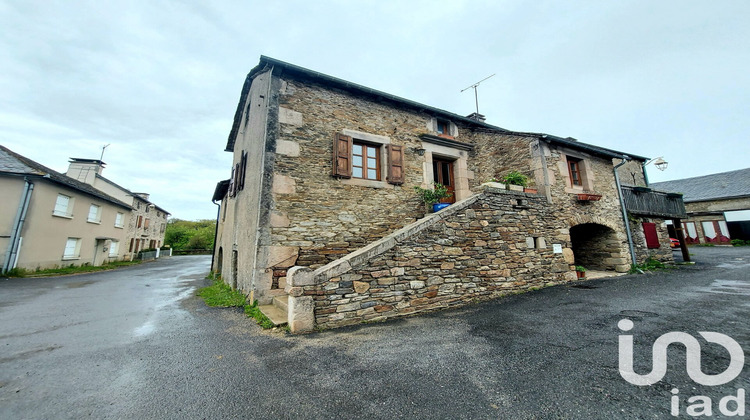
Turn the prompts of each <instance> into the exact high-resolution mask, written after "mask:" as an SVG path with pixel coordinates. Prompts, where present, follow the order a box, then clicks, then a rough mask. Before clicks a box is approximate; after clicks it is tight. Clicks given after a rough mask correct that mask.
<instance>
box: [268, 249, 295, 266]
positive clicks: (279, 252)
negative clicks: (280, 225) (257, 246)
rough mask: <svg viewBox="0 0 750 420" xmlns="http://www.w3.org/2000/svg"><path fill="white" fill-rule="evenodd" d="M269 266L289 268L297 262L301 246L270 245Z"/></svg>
mask: <svg viewBox="0 0 750 420" xmlns="http://www.w3.org/2000/svg"><path fill="white" fill-rule="evenodd" d="M266 251H267V252H268V259H267V260H266V261H267V265H266V267H267V268H289V267H292V266H293V265H294V264H295V263H296V262H297V257H299V247H296V246H268V247H266Z"/></svg>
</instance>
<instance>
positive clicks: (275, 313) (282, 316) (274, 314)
mask: <svg viewBox="0 0 750 420" xmlns="http://www.w3.org/2000/svg"><path fill="white" fill-rule="evenodd" d="M258 309H260V311H261V312H262V313H263V315H265V316H266V317H268V319H270V320H271V322H273V325H274V326H275V327H277V326H279V325H284V324H286V323H287V311H285V310H281V309H279V308H278V307H277V306H276V305H258Z"/></svg>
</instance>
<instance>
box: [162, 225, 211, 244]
mask: <svg viewBox="0 0 750 420" xmlns="http://www.w3.org/2000/svg"><path fill="white" fill-rule="evenodd" d="M215 230H216V221H215V220H210V219H204V220H197V221H190V220H181V219H170V220H169V222H168V223H167V229H166V231H165V232H164V244H165V245H169V246H171V247H172V248H173V249H175V250H177V251H181V250H186V249H205V250H211V249H213V246H214V232H215Z"/></svg>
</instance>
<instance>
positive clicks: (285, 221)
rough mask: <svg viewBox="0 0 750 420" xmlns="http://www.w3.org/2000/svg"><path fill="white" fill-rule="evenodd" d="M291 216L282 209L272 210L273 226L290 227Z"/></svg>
mask: <svg viewBox="0 0 750 420" xmlns="http://www.w3.org/2000/svg"><path fill="white" fill-rule="evenodd" d="M289 224H290V222H289V218H288V217H287V216H286V214H285V213H282V212H280V211H272V212H271V227H274V228H283V227H289Z"/></svg>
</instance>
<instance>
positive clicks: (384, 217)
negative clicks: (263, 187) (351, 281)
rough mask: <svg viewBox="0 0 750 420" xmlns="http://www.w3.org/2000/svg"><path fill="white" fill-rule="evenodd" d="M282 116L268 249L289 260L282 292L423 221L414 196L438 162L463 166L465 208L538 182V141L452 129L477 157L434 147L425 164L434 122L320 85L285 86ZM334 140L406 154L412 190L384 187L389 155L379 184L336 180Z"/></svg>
mask: <svg viewBox="0 0 750 420" xmlns="http://www.w3.org/2000/svg"><path fill="white" fill-rule="evenodd" d="M278 114H279V130H278V136H277V139H276V156H275V158H274V168H273V188H272V197H273V199H272V204H271V217H270V238H269V240H268V243H270V244H271V247H272V249H271V251H272V253H276V254H279V255H282V256H283V258H281V257H280V258H275V259H274V258H271V259H272V260H276V261H279V263H277V264H276V265H273V266H270V267H269V269H271V270H272V271H273V287H274V288H276V287H280V288H283V287H284V284H285V282H286V271H287V270H288V269H289V268H290V267H292V266H294V265H299V266H307V267H311V268H313V269H315V268H318V267H320V266H322V265H325V264H328V263H329V262H331V261H334V260H336V259H338V258H341V257H342V256H344V255H346V254H349V253H351V252H353V251H355V250H357V249H359V248H361V247H363V246H365V245H367V244H369V243H371V242H373V241H376V240H378V239H380V238H382V237H384V236H386V235H388V234H390V233H392V232H394V231H395V230H397V229H400V228H402V227H404V226H406V225H408V224H410V223H413V222H414V221H415V220H417V219H418V218H421V217H422V216H424V214H425V206H424V204H423V203H422V202H421V201H420V200H419V199H418V197H417V195H416V194H415V192H414V187H415V186H422V187H427V186H430V185H432V179H431V171H432V164H431V160H430V159H432V157H433V156H443V157H448V158H453V159H456V169H455V172H456V180H455V181H456V183H459V182H461V183H463V184H464V187H465V189H464V190H462V191H461V192H460V193H457V196H458V198H459V199H461V198H465V197H468V196H469V195H471V194H472V193H471V189H472V188H476V187H478V186H479V184H481V183H483V182H486V181H487V180H488V179H489V178H492V177H498V176H501V175H504V174H505V173H507V172H509V171H510V170H520V171H524V170H526V171H525V172H527V173H528V174H529V175H531V172H530V171H528V167H529V158H530V154H529V141H530V140H531V139H530V138H526V137H520V136H513V135H500V134H499V133H497V132H490V131H489V130H486V129H484V130H478V129H476V128H474V129H472V128H471V127H468V126H465V125H462V124H461V123H460V122H458V123H453V131H454V134H455V136H454V137H455V140H456V141H460V142H463V143H468V144H475V145H476V148H475V150H473V151H465V150H447V149H446V148H444V147H442V146H434V147H431V146H430V145H428V146H427V151H426V153H425V154H423V155H419V154H418V153H417V152H416V151H417V150H419V149H422V151H424V148H425V144H424V143H423V141H422V139H421V138H420V136H423V135H424V134H435V133H434V132H432V131H431V130H433V128H432V124H433V122H434V121H433V120H434V119H433V118H432V117H431V116H430V115H427V114H425V113H423V112H421V113H420V112H416V111H413V110H410V109H406V108H403V107H399V106H395V105H393V104H390V103H384V102H382V101H375V100H371V99H369V98H366V97H362V96H354V95H351V94H349V93H347V92H343V91H339V90H336V89H331V88H327V87H322V86H319V85H316V84H314V83H301V82H297V81H295V80H283V81H282V82H281V87H280V94H279V112H278ZM335 133H346V134H347V135H351V136H352V137H353V138H355V139H362V140H365V141H370V142H374V143H376V144H380V145H381V146H385V145H388V144H394V145H400V146H403V150H404V174H405V179H404V183H403V184H402V185H393V184H390V183H388V182H387V181H386V176H385V175H386V173H385V155H384V153H385V152H383V156H382V158H381V171H382V176H381V180H380V181H368V180H359V179H341V178H335V177H333V176H331V174H332V167H331V160H332V159H331V156H332V144H333V139H334V135H335ZM382 149H383V150H384V149H385V148H384V147H382ZM461 165H466V166H465V167H464V166H461ZM428 178H430V179H428ZM459 194H461V195H462V196H461V195H459Z"/></svg>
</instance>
